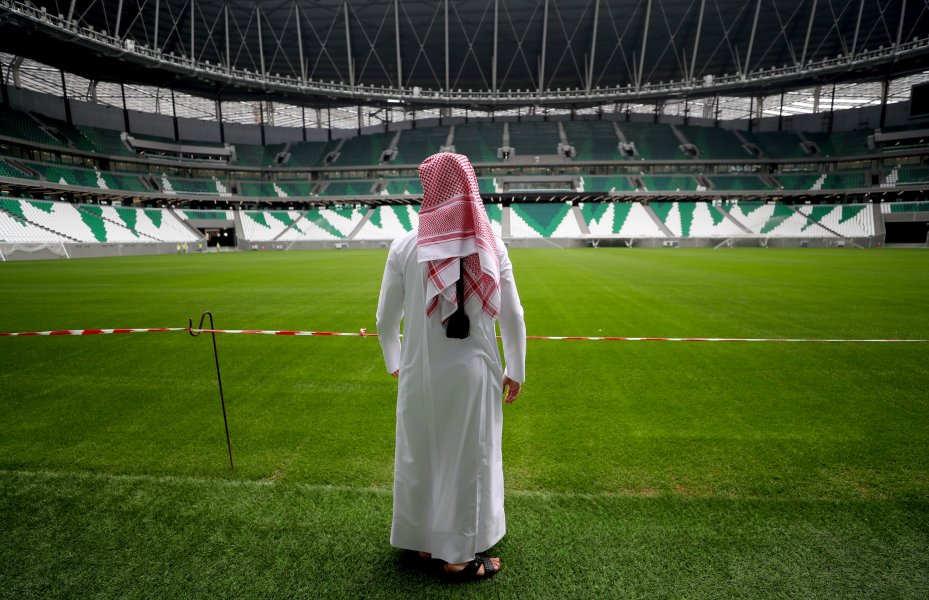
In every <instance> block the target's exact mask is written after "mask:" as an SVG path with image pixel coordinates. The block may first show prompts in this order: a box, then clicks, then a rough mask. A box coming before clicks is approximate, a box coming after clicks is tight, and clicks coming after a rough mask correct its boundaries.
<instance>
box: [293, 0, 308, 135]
mask: <svg viewBox="0 0 929 600" xmlns="http://www.w3.org/2000/svg"><path fill="white" fill-rule="evenodd" d="M294 16H295V17H296V21H297V52H299V53H300V83H302V84H303V85H306V59H305V58H304V56H303V32H302V31H301V30H300V5H299V4H297V1H296V0H294ZM303 121H304V126H303V135H304V137H306V115H304V117H303ZM304 141H306V140H305V139H304Z"/></svg>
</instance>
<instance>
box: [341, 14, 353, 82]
mask: <svg viewBox="0 0 929 600" xmlns="http://www.w3.org/2000/svg"><path fill="white" fill-rule="evenodd" d="M342 9H343V14H344V15H345V56H346V60H347V61H348V84H349V85H350V86H352V87H355V61H354V60H352V36H351V34H350V33H349V31H348V0H345V1H344V2H343V3H342Z"/></svg>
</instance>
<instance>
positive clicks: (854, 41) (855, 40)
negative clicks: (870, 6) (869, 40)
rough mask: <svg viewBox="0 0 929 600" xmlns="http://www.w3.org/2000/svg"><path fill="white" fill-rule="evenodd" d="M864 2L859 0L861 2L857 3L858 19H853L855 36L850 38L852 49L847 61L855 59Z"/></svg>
mask: <svg viewBox="0 0 929 600" xmlns="http://www.w3.org/2000/svg"><path fill="white" fill-rule="evenodd" d="M864 3H865V0H861V4H859V5H858V20H857V21H855V37H854V38H852V51H851V53H850V54H849V57H848V61H849V62H851V61H853V60H855V50H856V49H857V48H858V31H859V30H860V29H861V15H862V13H863V12H864Z"/></svg>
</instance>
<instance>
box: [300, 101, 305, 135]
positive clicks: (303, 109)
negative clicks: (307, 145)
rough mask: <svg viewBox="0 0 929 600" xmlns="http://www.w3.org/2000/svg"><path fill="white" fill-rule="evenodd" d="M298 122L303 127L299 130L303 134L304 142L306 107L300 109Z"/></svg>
mask: <svg viewBox="0 0 929 600" xmlns="http://www.w3.org/2000/svg"><path fill="white" fill-rule="evenodd" d="M300 121H301V122H302V123H303V127H301V128H300V131H301V133H302V134H303V141H304V142H305V141H306V107H305V106H301V107H300Z"/></svg>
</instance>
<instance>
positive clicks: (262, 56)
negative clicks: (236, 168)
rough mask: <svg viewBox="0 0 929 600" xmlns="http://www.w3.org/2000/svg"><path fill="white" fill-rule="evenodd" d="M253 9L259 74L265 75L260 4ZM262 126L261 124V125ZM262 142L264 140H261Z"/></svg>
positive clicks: (256, 4)
mask: <svg viewBox="0 0 929 600" xmlns="http://www.w3.org/2000/svg"><path fill="white" fill-rule="evenodd" d="M255 10H256V11H257V13H258V14H257V15H256V17H257V21H256V22H257V23H258V56H259V58H261V76H262V77H267V72H266V71H265V45H264V40H263V39H262V38H261V4H258V3H257V2H256V3H255ZM262 127H263V126H262ZM261 143H262V144H264V142H261Z"/></svg>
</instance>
